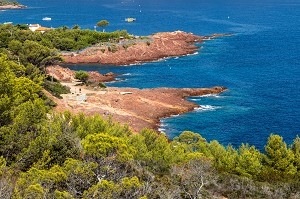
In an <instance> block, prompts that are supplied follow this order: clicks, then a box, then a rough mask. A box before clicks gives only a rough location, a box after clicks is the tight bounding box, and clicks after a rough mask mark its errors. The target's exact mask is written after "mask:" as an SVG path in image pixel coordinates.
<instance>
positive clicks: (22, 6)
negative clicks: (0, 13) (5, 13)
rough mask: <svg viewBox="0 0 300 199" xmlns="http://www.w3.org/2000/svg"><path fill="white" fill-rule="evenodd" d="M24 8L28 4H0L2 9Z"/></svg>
mask: <svg viewBox="0 0 300 199" xmlns="http://www.w3.org/2000/svg"><path fill="white" fill-rule="evenodd" d="M23 8H28V6H24V5H4V6H0V9H1V10H12V9H23Z"/></svg>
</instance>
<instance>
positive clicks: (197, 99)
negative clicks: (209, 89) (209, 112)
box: [190, 98, 201, 101]
mask: <svg viewBox="0 0 300 199" xmlns="http://www.w3.org/2000/svg"><path fill="white" fill-rule="evenodd" d="M190 100H191V101H200V100H201V99H200V98H193V99H190Z"/></svg>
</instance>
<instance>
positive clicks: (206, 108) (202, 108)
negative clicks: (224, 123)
mask: <svg viewBox="0 0 300 199" xmlns="http://www.w3.org/2000/svg"><path fill="white" fill-rule="evenodd" d="M219 108H222V107H220V106H211V105H200V107H197V108H195V109H194V110H195V111H214V110H216V109H219Z"/></svg>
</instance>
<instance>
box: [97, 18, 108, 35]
mask: <svg viewBox="0 0 300 199" xmlns="http://www.w3.org/2000/svg"><path fill="white" fill-rule="evenodd" d="M108 24H109V22H108V21H107V20H101V21H99V22H98V23H97V24H96V26H97V27H105V26H107V25H108ZM103 32H104V29H103Z"/></svg>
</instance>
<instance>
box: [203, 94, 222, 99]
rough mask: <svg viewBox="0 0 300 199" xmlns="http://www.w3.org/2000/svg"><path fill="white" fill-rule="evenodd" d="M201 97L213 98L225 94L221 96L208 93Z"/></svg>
mask: <svg viewBox="0 0 300 199" xmlns="http://www.w3.org/2000/svg"><path fill="white" fill-rule="evenodd" d="M199 97H201V98H202V97H211V98H223V97H224V96H220V95H218V94H207V95H201V96H199Z"/></svg>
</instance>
